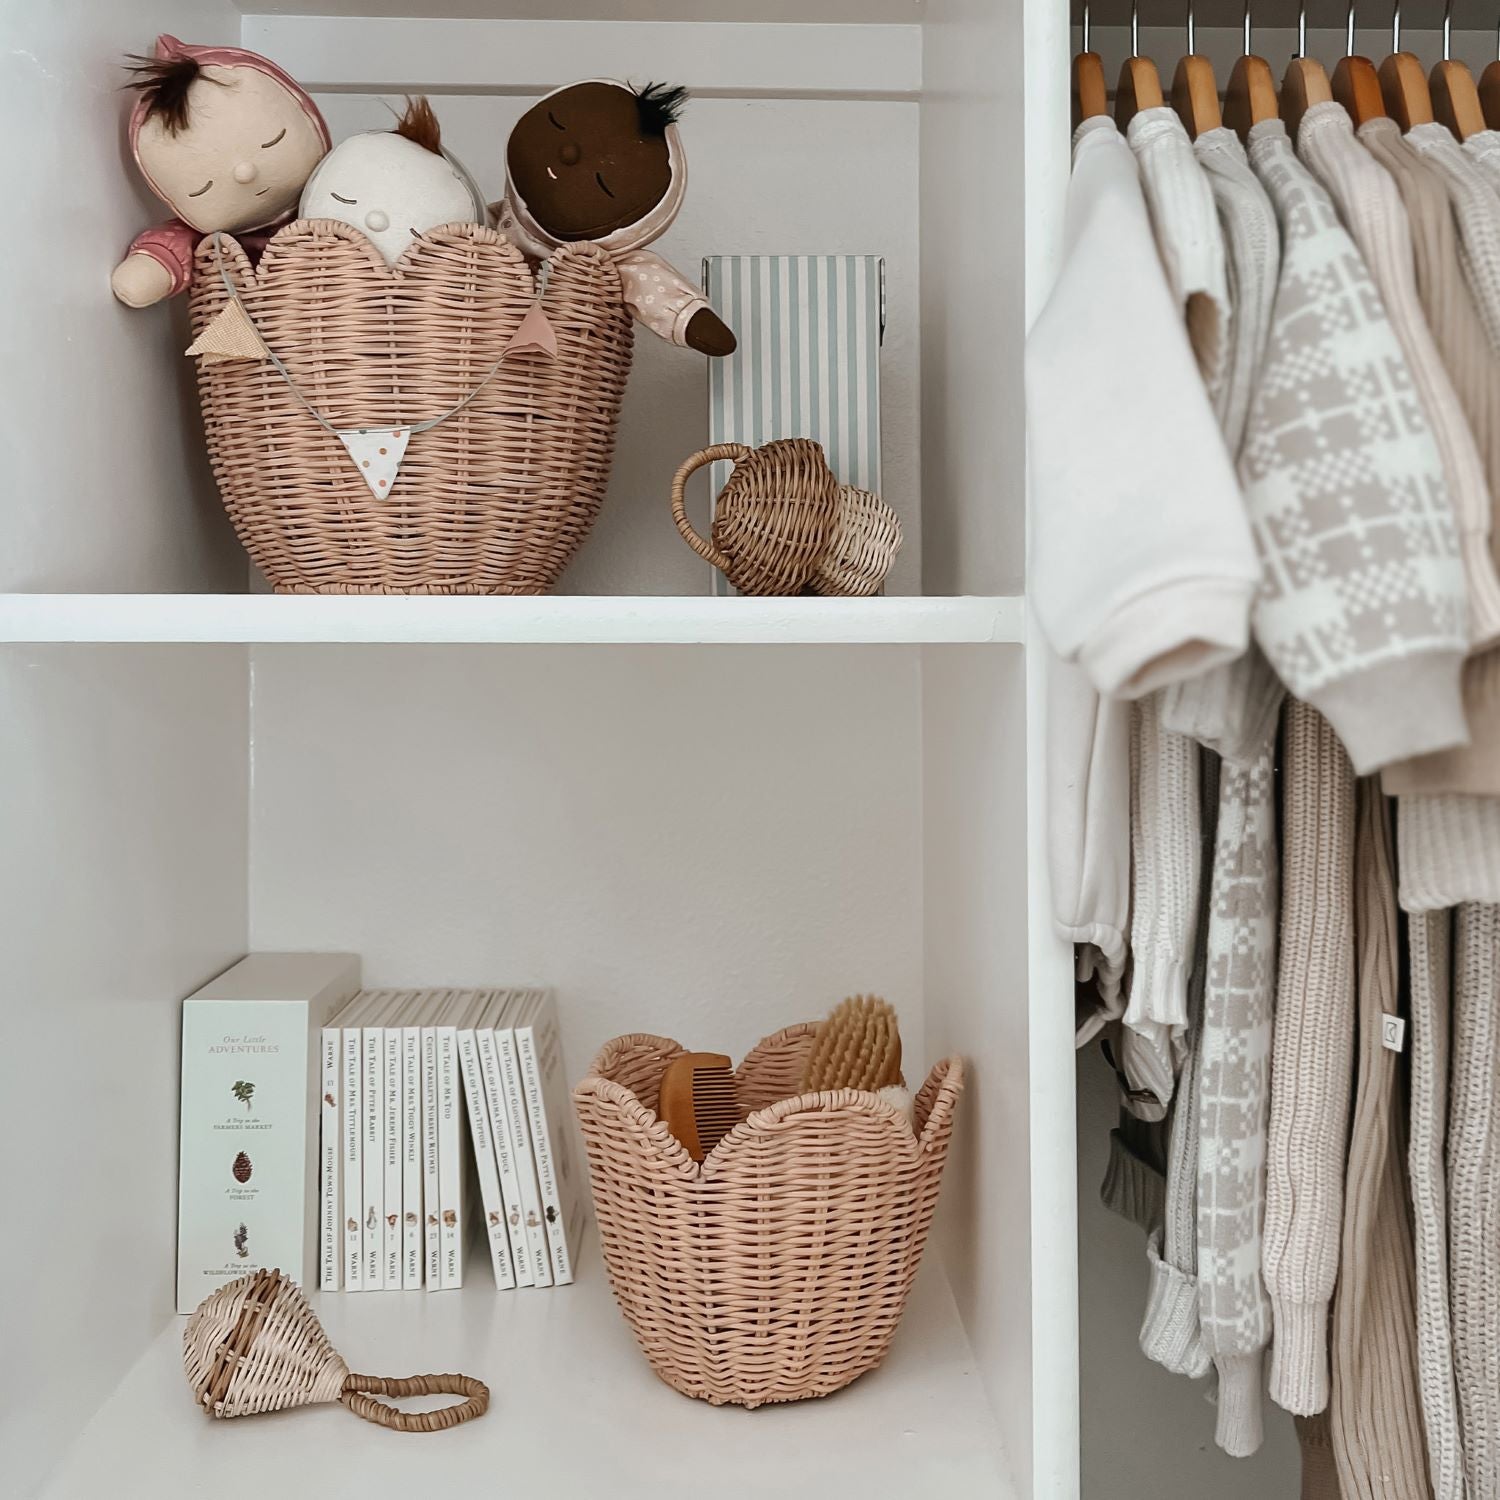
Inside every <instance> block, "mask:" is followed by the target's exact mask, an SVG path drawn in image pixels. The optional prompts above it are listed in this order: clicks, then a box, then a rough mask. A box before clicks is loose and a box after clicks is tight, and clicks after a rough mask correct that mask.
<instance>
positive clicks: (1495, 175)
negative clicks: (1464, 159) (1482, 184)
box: [1463, 130, 1500, 193]
mask: <svg viewBox="0 0 1500 1500" xmlns="http://www.w3.org/2000/svg"><path fill="white" fill-rule="evenodd" d="M1463 149H1464V150H1465V151H1466V152H1467V153H1468V156H1469V159H1470V160H1471V161H1472V162H1473V163H1474V165H1475V166H1476V167H1478V168H1479V173H1480V176H1482V177H1483V178H1484V179H1485V181H1486V182H1488V183H1489V185H1490V186H1491V187H1492V188H1493V189H1494V190H1495V191H1496V192H1497V193H1500V130H1478V131H1475V133H1474V134H1473V135H1471V136H1468V137H1467V138H1466V139H1465V140H1464V145H1463Z"/></svg>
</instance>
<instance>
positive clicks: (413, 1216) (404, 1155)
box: [401, 1026, 422, 1292]
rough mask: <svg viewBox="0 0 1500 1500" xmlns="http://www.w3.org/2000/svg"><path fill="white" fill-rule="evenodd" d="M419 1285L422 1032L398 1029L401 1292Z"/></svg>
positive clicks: (418, 1029)
mask: <svg viewBox="0 0 1500 1500" xmlns="http://www.w3.org/2000/svg"><path fill="white" fill-rule="evenodd" d="M421 1285H422V1028H421V1027H420V1026H404V1027H402V1029H401V1289H402V1291H407V1292H409V1291H415V1290H416V1289H417V1288H418V1287H420V1286H421Z"/></svg>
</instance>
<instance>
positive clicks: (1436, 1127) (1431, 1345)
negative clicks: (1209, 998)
mask: <svg viewBox="0 0 1500 1500" xmlns="http://www.w3.org/2000/svg"><path fill="white" fill-rule="evenodd" d="M1407 934H1408V950H1409V954H1410V967H1411V1145H1410V1147H1409V1149H1408V1151H1407V1173H1408V1176H1409V1177H1410V1179H1411V1199H1412V1217H1413V1220H1414V1224H1415V1235H1416V1278H1417V1279H1416V1287H1417V1373H1418V1376H1419V1380H1420V1389H1421V1394H1422V1427H1423V1430H1424V1431H1425V1432H1426V1434H1427V1465H1428V1474H1429V1475H1430V1477H1431V1479H1432V1493H1433V1495H1434V1496H1435V1497H1436V1500H1465V1487H1464V1455H1463V1442H1462V1439H1461V1437H1460V1432H1459V1422H1458V1393H1457V1390H1456V1389H1455V1387H1454V1384H1453V1319H1452V1317H1451V1316H1450V1314H1449V1310H1448V1183H1447V1179H1446V1177H1445V1176H1444V1166H1443V1164H1444V1159H1445V1157H1446V1155H1447V1144H1448V1066H1449V1058H1450V1055H1451V1041H1450V1038H1451V1033H1452V1008H1453V918H1452V915H1451V913H1449V912H1446V911H1441V912H1427V913H1425V914H1423V915H1420V916H1415V917H1413V918H1412V919H1411V922H1410V923H1409V925H1408V928H1407Z"/></svg>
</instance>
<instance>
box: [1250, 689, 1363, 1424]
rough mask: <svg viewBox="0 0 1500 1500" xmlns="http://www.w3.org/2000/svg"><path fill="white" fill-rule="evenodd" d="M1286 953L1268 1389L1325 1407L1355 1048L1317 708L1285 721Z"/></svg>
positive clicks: (1322, 726)
mask: <svg viewBox="0 0 1500 1500" xmlns="http://www.w3.org/2000/svg"><path fill="white" fill-rule="evenodd" d="M1283 723H1284V725H1285V743H1284V748H1283V753H1282V862H1281V890H1282V901H1281V959H1280V966H1279V970H1278V974H1277V982H1276V1024H1275V1032H1274V1036H1273V1040H1272V1049H1271V1122H1270V1136H1269V1143H1268V1147H1267V1157H1266V1233H1265V1243H1264V1247H1263V1254H1264V1274H1265V1282H1266V1290H1267V1291H1268V1292H1269V1293H1270V1296H1271V1311H1272V1321H1273V1334H1272V1343H1271V1377H1270V1391H1271V1397H1272V1399H1273V1400H1274V1401H1276V1402H1277V1403H1278V1404H1279V1405H1281V1406H1284V1407H1285V1408H1286V1409H1287V1410H1288V1411H1291V1412H1295V1413H1298V1414H1300V1415H1303V1416H1308V1415H1311V1414H1312V1413H1314V1412H1318V1411H1321V1410H1323V1408H1324V1407H1325V1406H1326V1405H1327V1404H1328V1310H1329V1304H1330V1301H1331V1300H1332V1297H1333V1288H1334V1282H1335V1281H1336V1279H1337V1277H1338V1268H1339V1242H1340V1233H1341V1225H1342V1221H1343V1208H1344V1163H1345V1153H1346V1149H1347V1146H1348V1136H1349V1090H1350V1084H1351V1081H1352V1067H1353V1057H1354V912H1353V878H1354V774H1353V770H1352V768H1351V767H1350V764H1349V757H1348V756H1347V755H1346V754H1345V752H1344V747H1343V745H1342V744H1340V742H1339V739H1338V736H1337V735H1336V734H1335V733H1334V732H1333V729H1332V728H1331V726H1330V725H1329V724H1328V722H1327V720H1325V719H1324V718H1323V717H1322V715H1321V714H1319V713H1318V712H1317V710H1316V709H1314V708H1312V707H1310V706H1309V705H1307V704H1304V703H1299V702H1289V703H1288V704H1287V707H1286V712H1285V715H1284V716H1283Z"/></svg>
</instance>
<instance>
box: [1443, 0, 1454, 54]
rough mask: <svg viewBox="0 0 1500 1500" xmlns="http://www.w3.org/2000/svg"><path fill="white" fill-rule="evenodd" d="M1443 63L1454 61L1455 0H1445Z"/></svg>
mask: <svg viewBox="0 0 1500 1500" xmlns="http://www.w3.org/2000/svg"><path fill="white" fill-rule="evenodd" d="M1443 61H1444V62H1452V61H1453V0H1443Z"/></svg>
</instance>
